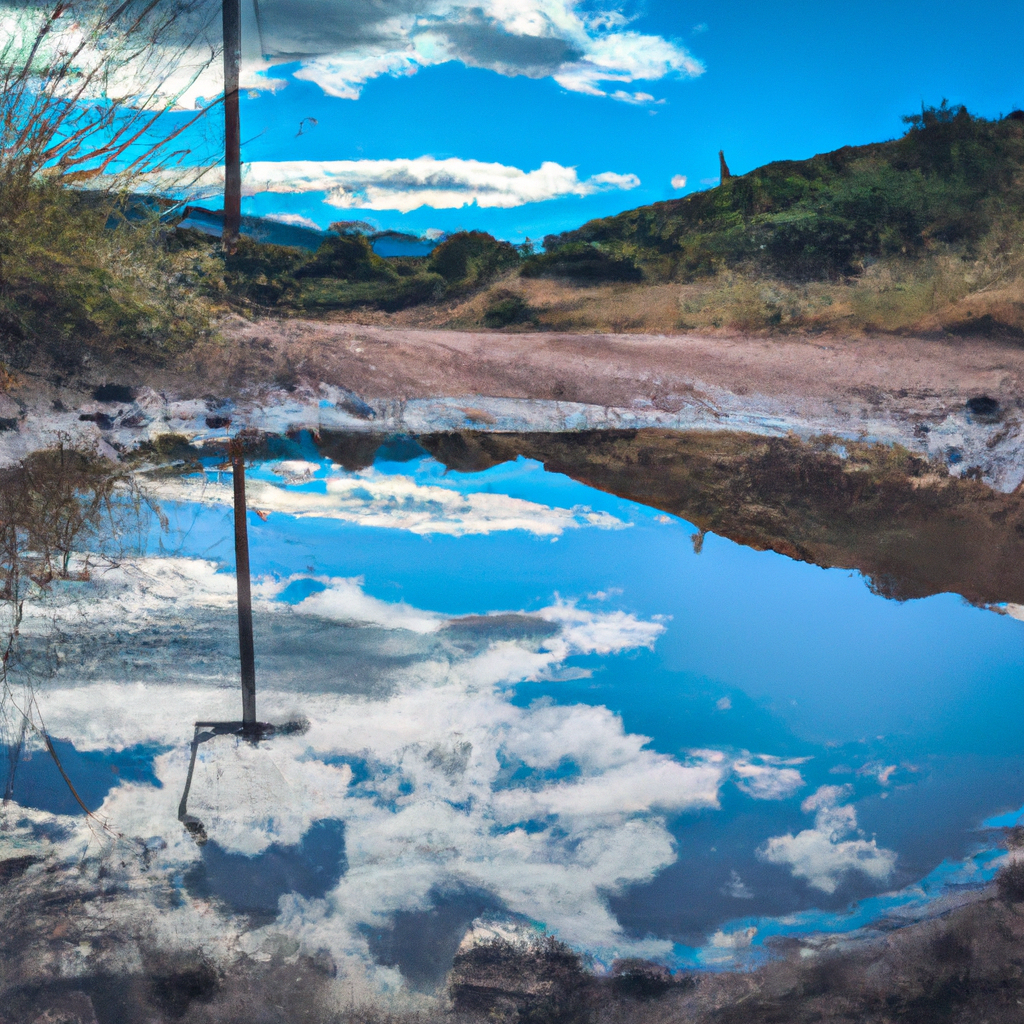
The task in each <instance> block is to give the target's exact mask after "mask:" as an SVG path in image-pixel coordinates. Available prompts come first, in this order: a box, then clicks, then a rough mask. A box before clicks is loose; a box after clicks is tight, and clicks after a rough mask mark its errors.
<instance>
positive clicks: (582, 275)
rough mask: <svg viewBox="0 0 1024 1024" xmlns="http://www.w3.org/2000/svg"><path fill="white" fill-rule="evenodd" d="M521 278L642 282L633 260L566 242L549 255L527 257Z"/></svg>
mask: <svg viewBox="0 0 1024 1024" xmlns="http://www.w3.org/2000/svg"><path fill="white" fill-rule="evenodd" d="M546 241H547V239H545V242H546ZM522 275H523V277H563V278H567V279H568V280H570V281H572V282H574V283H575V284H605V283H606V282H609V281H640V280H642V279H643V274H642V273H641V271H640V268H639V267H638V266H637V265H636V263H635V262H634V261H633V260H631V259H629V258H625V257H619V256H613V255H611V254H609V253H607V252H605V251H604V250H602V249H599V248H598V247H597V246H596V245H591V244H589V243H587V242H569V243H566V244H564V245H560V246H558V247H557V248H555V249H554V251H553V252H545V253H543V254H541V255H539V256H531V257H529V258H528V259H527V260H526V261H525V262H524V263H523V269H522Z"/></svg>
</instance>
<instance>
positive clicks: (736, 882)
mask: <svg viewBox="0 0 1024 1024" xmlns="http://www.w3.org/2000/svg"><path fill="white" fill-rule="evenodd" d="M720 891H721V892H722V894H723V895H724V896H731V897H732V898H733V899H736V900H752V899H753V898H754V894H753V893H752V892H751V891H750V887H749V886H748V885H747V884H746V882H744V881H743V879H742V878H740V875H739V872H738V871H736V869H735V868H734V869H733V870H732V871H731V872H730V875H729V881H728V882H726V883H725V885H723V886H722V888H721V890H720Z"/></svg>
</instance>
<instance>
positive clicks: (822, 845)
mask: <svg viewBox="0 0 1024 1024" xmlns="http://www.w3.org/2000/svg"><path fill="white" fill-rule="evenodd" d="M849 792H850V790H849V787H847V786H821V787H820V788H819V789H817V790H815V792H814V793H813V794H812V795H811V796H809V797H808V798H807V799H806V800H805V801H804V802H803V803H802V804H801V805H800V809H801V810H802V811H804V813H805V814H810V813H811V812H812V811H813V812H815V815H814V828H808V829H804V830H803V831H802V832H798V833H797V834H796V835H793V834H792V833H789V834H787V835H784V836H773V837H772V838H771V839H769V840H768V841H767V842H766V843H765V844H764V845H763V846H762V847H761V849H760V850H759V851H758V855H759V856H760V857H761V859H762V860H765V861H767V862H768V863H769V864H779V865H784V866H786V867H788V868H789V869H790V871H791V872H792V874H793V876H794V877H795V878H803V879H805V880H806V881H807V884H808V885H810V886H811V887H812V888H814V889H820V890H821V891H822V892H825V893H833V892H835V891H836V888H837V887H838V885H839V882H840V881H841V880H842V877H843V876H844V875H845V874H847V873H848V872H850V871H859V872H860V873H861V874H863V875H866V876H867V877H868V878H870V879H872V880H873V881H876V882H884V881H885V880H886V879H887V878H888V877H889V876H890V875H891V874H892V872H893V869H894V868H895V866H896V854H895V853H894V852H893V851H892V850H886V849H885V848H883V847H880V846H879V845H878V843H877V842H876V841H875V840H874V839H870V840H869V839H864V838H863V833H859V830H858V828H857V811H856V809H855V808H854V807H853V806H852V805H851V804H841V803H840V802H839V801H840V800H842V799H844V798H845V797H847V796H849ZM858 833H859V838H856V839H849V838H846V837H847V836H851V835H854V834H858Z"/></svg>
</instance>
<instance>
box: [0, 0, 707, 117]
mask: <svg viewBox="0 0 1024 1024" xmlns="http://www.w3.org/2000/svg"><path fill="white" fill-rule="evenodd" d="M242 6H243V12H242V16H243V24H242V73H241V87H242V88H243V89H245V90H248V91H250V92H259V91H272V92H276V91H277V90H279V89H281V88H283V87H284V86H285V85H286V81H285V80H283V79H280V78H274V77H272V69H273V66H274V65H275V64H282V63H293V62H295V61H296V60H298V61H299V63H300V67H299V69H298V71H296V72H295V75H294V77H295V78H298V79H302V80H306V81H310V82H313V83H315V84H316V85H318V86H319V87H320V88H321V89H322V90H323V91H324V92H325V93H327V94H328V95H330V96H336V97H340V98H343V99H358V97H359V95H360V93H361V92H362V89H363V86H364V85H365V84H366V83H367V82H369V81H371V80H373V79H375V78H379V77H381V76H384V75H390V76H408V75H414V74H416V72H417V71H419V70H420V69H421V68H424V67H431V66H434V65H438V64H444V63H447V62H450V61H458V62H461V63H463V64H465V65H467V66H469V67H477V68H485V69H488V70H490V71H494V72H496V73H498V74H501V75H506V76H515V75H523V76H526V77H529V78H553V79H554V80H555V81H557V82H558V83H559V84H561V85H562V86H563V87H564V88H566V89H569V90H572V91H575V92H583V93H587V94H590V95H594V96H611V98H613V99H616V100H621V101H624V102H628V103H636V102H651V100H649V99H646V100H639V99H638V98H637V97H638V96H641V95H645V94H640V93H635V92H633V93H631V92H628V91H626V90H624V89H616V90H614V91H612V92H611V93H609V92H608V91H607V89H606V88H605V85H606V84H607V83H615V84H629V83H632V82H636V81H658V80H662V79H664V78H666V77H695V76H697V75H700V74H702V73H703V71H704V67H703V65H702V64H701V63H700V61H698V60H696V59H695V58H694V57H693V56H692V55H691V54H690V53H689V52H688V51H687V50H686V49H685V48H684V47H682V46H681V45H679V44H678V43H676V42H671V41H669V40H667V39H665V38H663V37H661V36H656V35H642V34H640V33H637V32H632V31H628V30H625V28H624V26H625V25H626V24H627V20H628V19H627V18H626V17H624V16H623V15H622V14H621V13H620V12H618V11H608V12H599V13H593V12H586V11H581V10H579V9H578V7H579V6H580V4H579V0H389V2H388V3H387V4H382V3H379V2H374V0H353V2H349V3H345V4H338V3H333V2H329V0H261V4H260V9H261V13H262V31H260V30H259V29H258V27H257V24H256V21H255V18H254V17H253V15H252V12H251V9H250V7H249V6H248V5H246V4H243V5H242ZM24 21H25V19H24V12H23V11H22V10H20V9H19V7H18V5H12V4H10V3H5V4H0V25H3V26H5V27H7V28H8V29H10V26H12V25H13V26H15V28H18V27H19V26H20V25H22V24H23V23H24ZM186 22H187V23H186ZM175 27H176V29H177V32H178V35H177V37H176V38H170V37H167V38H165V39H164V40H163V42H162V43H161V45H160V46H159V47H158V48H157V50H156V52H155V54H154V56H153V57H152V59H151V60H150V61H149V62H148V65H147V66H158V67H160V68H161V69H162V72H161V74H162V75H164V76H165V77H166V81H164V83H163V85H162V86H161V87H160V90H159V91H160V93H161V94H162V95H164V96H165V97H167V98H169V99H172V100H173V101H174V102H175V104H176V105H177V106H178V107H179V108H193V107H195V106H198V105H199V104H200V103H201V102H203V101H204V100H206V101H208V100H209V99H211V98H213V97H216V96H218V95H219V94H220V92H221V89H222V87H223V86H222V79H221V68H220V66H219V62H218V61H216V60H211V54H213V53H215V51H216V49H217V48H218V47H219V45H220V18H219V17H210V16H209V8H208V6H204V5H198V7H197V10H196V17H195V18H192V19H181V24H179V25H176V26H175ZM60 29H61V31H60V32H58V33H53V35H52V37H53V40H54V42H53V45H54V46H58V45H68V44H70V43H72V42H73V36H74V33H75V28H74V26H73V25H71V24H70V23H69V24H68V26H67V27H65V26H64V25H61V26H60ZM8 34H10V33H9V32H8ZM193 34H194V35H195V36H196V38H195V39H194V40H191V41H190V39H191V36H192V35H193ZM261 45H262V46H264V47H265V48H266V50H267V51H268V54H273V56H270V57H269V59H267V58H265V57H264V56H263V55H262V54H261V52H260V50H261ZM183 46H184V49H183ZM85 56H86V58H87V59H95V58H96V57H98V53H93V52H92V51H87V52H86V55H85ZM145 78H146V73H145V71H144V69H142V68H141V67H133V68H127V69H125V73H124V74H122V75H121V76H120V80H116V81H112V82H109V83H107V85H108V87H109V90H110V92H111V94H113V93H114V92H116V91H122V92H125V93H126V94H129V95H133V94H136V93H138V92H139V89H140V83H142V82H144V81H145Z"/></svg>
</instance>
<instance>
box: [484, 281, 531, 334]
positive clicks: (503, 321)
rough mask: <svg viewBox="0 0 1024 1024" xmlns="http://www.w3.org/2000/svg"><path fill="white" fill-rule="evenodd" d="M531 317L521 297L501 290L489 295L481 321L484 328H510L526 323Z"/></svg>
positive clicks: (526, 304)
mask: <svg viewBox="0 0 1024 1024" xmlns="http://www.w3.org/2000/svg"><path fill="white" fill-rule="evenodd" d="M533 316H534V312H533V310H532V309H531V308H530V305H529V304H528V303H527V301H526V300H525V299H524V298H523V297H522V295H519V294H518V293H517V292H511V291H508V290H507V289H505V288H501V289H499V290H498V291H496V292H494V294H493V295H491V297H490V302H489V303H488V304H487V308H486V309H485V310H484V315H483V321H484V326H485V327H511V326H512V325H513V324H523V323H527V322H529V321H530V320H532V319H533Z"/></svg>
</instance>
